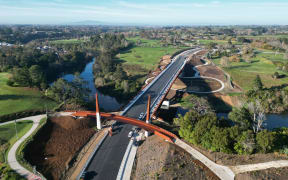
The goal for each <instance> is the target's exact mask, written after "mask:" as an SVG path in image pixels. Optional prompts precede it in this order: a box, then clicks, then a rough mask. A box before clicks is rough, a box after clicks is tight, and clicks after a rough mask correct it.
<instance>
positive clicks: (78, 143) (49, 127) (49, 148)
mask: <svg viewBox="0 0 288 180" xmlns="http://www.w3.org/2000/svg"><path fill="white" fill-rule="evenodd" d="M93 126H95V120H93V119H89V118H82V119H73V118H72V117H70V116H65V117H53V118H50V119H49V120H48V121H47V123H46V125H45V126H44V127H43V128H42V129H41V130H40V131H39V133H38V134H37V135H36V136H35V138H34V140H33V141H32V142H31V144H29V145H28V147H27V150H26V151H25V158H26V159H27V160H28V162H30V163H31V164H32V165H35V166H36V167H37V170H38V171H40V172H41V173H43V175H44V176H45V177H46V178H47V179H60V177H61V174H62V173H63V171H64V170H65V168H66V167H67V166H68V164H69V162H70V161H71V159H72V158H73V157H74V156H75V155H76V153H77V152H78V151H79V150H80V149H81V147H83V146H84V145H85V144H86V143H87V141H88V140H89V139H90V138H91V137H92V136H93V135H94V134H95V130H94V129H93V128H92V127H93Z"/></svg>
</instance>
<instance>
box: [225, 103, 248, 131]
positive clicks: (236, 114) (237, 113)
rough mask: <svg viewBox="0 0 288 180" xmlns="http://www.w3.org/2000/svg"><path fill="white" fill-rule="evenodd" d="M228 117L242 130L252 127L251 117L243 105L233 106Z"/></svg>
mask: <svg viewBox="0 0 288 180" xmlns="http://www.w3.org/2000/svg"><path fill="white" fill-rule="evenodd" d="M228 117H229V119H230V120H231V121H233V122H234V123H235V124H236V125H238V126H239V127H240V129H242V130H248V129H251V128H252V125H253V119H252V117H251V114H250V112H249V110H248V109H247V108H245V107H241V108H240V109H238V108H233V110H232V111H231V112H230V113H229V115H228Z"/></svg>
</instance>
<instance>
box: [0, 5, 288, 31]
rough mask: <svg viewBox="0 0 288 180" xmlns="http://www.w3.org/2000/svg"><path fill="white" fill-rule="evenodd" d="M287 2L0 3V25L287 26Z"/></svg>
mask: <svg viewBox="0 0 288 180" xmlns="http://www.w3.org/2000/svg"><path fill="white" fill-rule="evenodd" d="M287 17H288V0H174V1H172V0H0V24H66V23H73V22H80V21H100V22H108V23H112V24H139V25H161V26H162V25H276V24H277V25H288V18H287Z"/></svg>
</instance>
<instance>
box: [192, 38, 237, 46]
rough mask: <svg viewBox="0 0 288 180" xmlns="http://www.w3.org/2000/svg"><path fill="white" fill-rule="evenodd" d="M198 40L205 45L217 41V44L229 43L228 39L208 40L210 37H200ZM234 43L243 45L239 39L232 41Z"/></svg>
mask: <svg viewBox="0 0 288 180" xmlns="http://www.w3.org/2000/svg"><path fill="white" fill-rule="evenodd" d="M198 42H199V43H200V44H203V45H207V44H209V43H211V42H213V43H217V44H220V45H224V44H227V43H228V41H226V40H208V39H200V40H198ZM232 44H235V45H241V43H239V42H237V41H232Z"/></svg>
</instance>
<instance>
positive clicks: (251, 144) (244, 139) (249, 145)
mask: <svg viewBox="0 0 288 180" xmlns="http://www.w3.org/2000/svg"><path fill="white" fill-rule="evenodd" d="M234 150H235V151H236V152H237V153H238V154H252V153H253V152H254V150H255V136H254V134H253V132H252V131H251V130H248V131H244V132H243V133H242V135H241V136H240V137H239V138H238V141H237V143H236V144H235V145H234Z"/></svg>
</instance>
